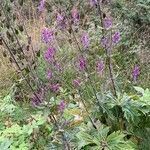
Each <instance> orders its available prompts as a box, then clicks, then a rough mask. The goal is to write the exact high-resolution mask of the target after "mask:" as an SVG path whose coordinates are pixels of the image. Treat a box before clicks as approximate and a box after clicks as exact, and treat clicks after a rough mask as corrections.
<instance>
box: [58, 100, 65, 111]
mask: <svg viewBox="0 0 150 150" xmlns="http://www.w3.org/2000/svg"><path fill="white" fill-rule="evenodd" d="M65 107H66V103H65V101H64V100H62V101H61V102H60V104H59V105H58V110H59V111H60V112H63V111H64V109H65Z"/></svg>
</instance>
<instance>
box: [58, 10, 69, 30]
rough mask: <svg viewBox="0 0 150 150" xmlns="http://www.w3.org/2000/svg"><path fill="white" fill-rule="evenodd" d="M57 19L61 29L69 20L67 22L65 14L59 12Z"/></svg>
mask: <svg viewBox="0 0 150 150" xmlns="http://www.w3.org/2000/svg"><path fill="white" fill-rule="evenodd" d="M56 21H57V25H58V27H59V28H60V29H65V28H66V26H67V22H66V19H65V16H64V15H63V14H61V13H57V16H56Z"/></svg>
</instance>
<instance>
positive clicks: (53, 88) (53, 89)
mask: <svg viewBox="0 0 150 150" xmlns="http://www.w3.org/2000/svg"><path fill="white" fill-rule="evenodd" d="M50 89H51V91H52V92H54V93H57V92H59V89H60V85H59V84H58V83H57V84H52V85H51V86H50Z"/></svg>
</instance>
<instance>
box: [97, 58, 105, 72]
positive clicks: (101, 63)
mask: <svg viewBox="0 0 150 150" xmlns="http://www.w3.org/2000/svg"><path fill="white" fill-rule="evenodd" d="M96 68H97V72H98V73H100V74H102V72H103V70H104V68H105V65H104V61H102V60H99V61H98V62H97V64H96Z"/></svg>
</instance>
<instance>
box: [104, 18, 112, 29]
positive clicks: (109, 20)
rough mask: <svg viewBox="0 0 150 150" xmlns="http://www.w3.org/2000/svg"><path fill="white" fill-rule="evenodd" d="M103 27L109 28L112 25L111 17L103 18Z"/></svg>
mask: <svg viewBox="0 0 150 150" xmlns="http://www.w3.org/2000/svg"><path fill="white" fill-rule="evenodd" d="M104 27H105V28H106V29H110V28H111V27H112V19H111V18H108V17H106V18H105V19H104Z"/></svg>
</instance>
